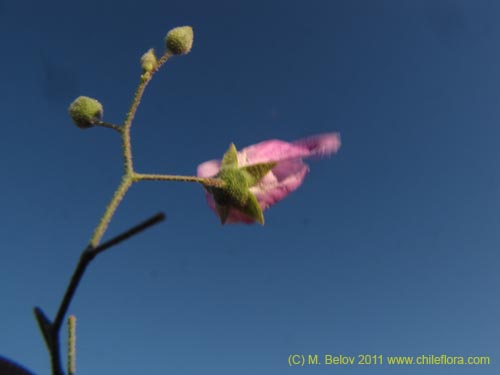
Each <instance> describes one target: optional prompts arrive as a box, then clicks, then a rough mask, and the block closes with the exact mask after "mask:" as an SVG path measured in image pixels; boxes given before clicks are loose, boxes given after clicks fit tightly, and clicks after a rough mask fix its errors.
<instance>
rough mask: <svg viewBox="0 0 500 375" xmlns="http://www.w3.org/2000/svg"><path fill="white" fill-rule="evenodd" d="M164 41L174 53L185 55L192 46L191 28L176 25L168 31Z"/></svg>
mask: <svg viewBox="0 0 500 375" xmlns="http://www.w3.org/2000/svg"><path fill="white" fill-rule="evenodd" d="M165 43H166V45H167V49H168V50H169V51H170V52H172V53H173V54H174V55H185V54H187V53H189V51H191V48H192V47H193V28H192V27H191V26H182V27H176V28H175V29H172V30H170V31H169V32H168V34H167V36H166V38H165Z"/></svg>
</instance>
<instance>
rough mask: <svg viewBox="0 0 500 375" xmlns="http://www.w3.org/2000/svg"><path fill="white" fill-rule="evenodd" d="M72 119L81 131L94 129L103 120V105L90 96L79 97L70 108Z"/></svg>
mask: <svg viewBox="0 0 500 375" xmlns="http://www.w3.org/2000/svg"><path fill="white" fill-rule="evenodd" d="M68 112H69V115H70V116H71V119H72V120H73V122H74V123H75V125H76V126H78V127H79V128H80V129H87V128H90V127H92V126H93V125H94V124H95V123H96V122H97V121H100V120H101V119H102V114H103V109H102V104H101V103H99V102H98V101H97V100H95V99H93V98H89V97H88V96H79V97H78V98H76V99H75V100H74V101H73V103H71V105H70V106H69V108H68Z"/></svg>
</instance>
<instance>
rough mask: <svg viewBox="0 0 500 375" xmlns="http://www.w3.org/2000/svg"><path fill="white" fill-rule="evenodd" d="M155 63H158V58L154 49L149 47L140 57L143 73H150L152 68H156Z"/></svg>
mask: <svg viewBox="0 0 500 375" xmlns="http://www.w3.org/2000/svg"><path fill="white" fill-rule="evenodd" d="M156 64H158V60H157V59H156V56H155V50H154V49H153V48H150V49H149V51H148V52H146V53H145V54H144V55H142V57H141V67H142V71H143V73H150V72H151V71H153V69H154V68H156Z"/></svg>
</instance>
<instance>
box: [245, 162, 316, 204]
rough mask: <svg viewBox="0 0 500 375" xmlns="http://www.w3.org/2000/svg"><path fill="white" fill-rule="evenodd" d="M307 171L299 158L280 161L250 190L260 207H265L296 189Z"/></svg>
mask: <svg viewBox="0 0 500 375" xmlns="http://www.w3.org/2000/svg"><path fill="white" fill-rule="evenodd" d="M308 171H309V168H308V167H307V165H306V164H304V163H303V162H302V160H301V159H294V160H284V161H281V162H279V163H278V165H277V166H276V167H275V168H274V169H273V170H272V171H271V172H270V173H268V174H267V175H266V176H265V177H264V178H263V179H262V181H261V182H260V183H259V184H257V185H256V186H255V187H251V188H250V191H251V192H252V193H254V194H255V196H256V197H257V200H258V202H259V204H260V206H261V207H262V209H266V208H268V207H269V206H272V205H273V204H275V203H277V202H279V201H280V200H282V199H283V198H285V197H286V196H287V195H288V194H290V193H291V192H292V191H294V190H296V189H297V188H298V187H299V186H300V185H301V184H302V181H304V178H305V176H306V174H307V172H308Z"/></svg>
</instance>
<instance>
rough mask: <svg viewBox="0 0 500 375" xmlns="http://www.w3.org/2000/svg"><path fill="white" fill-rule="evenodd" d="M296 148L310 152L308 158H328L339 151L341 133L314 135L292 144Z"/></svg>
mask: <svg viewBox="0 0 500 375" xmlns="http://www.w3.org/2000/svg"><path fill="white" fill-rule="evenodd" d="M292 143H293V144H294V145H295V146H300V147H304V148H306V149H307V150H308V151H309V155H308V156H317V157H322V156H327V155H330V154H333V153H335V152H337V151H338V149H339V148H340V144H341V142H340V135H339V133H325V134H318V135H313V136H312V137H307V138H303V139H299V140H298V141H295V142H292Z"/></svg>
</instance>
